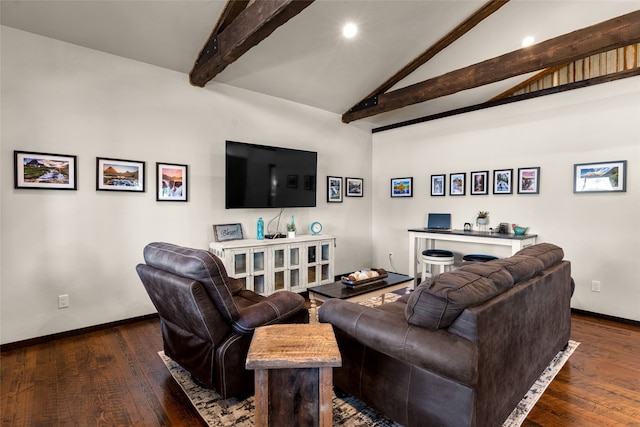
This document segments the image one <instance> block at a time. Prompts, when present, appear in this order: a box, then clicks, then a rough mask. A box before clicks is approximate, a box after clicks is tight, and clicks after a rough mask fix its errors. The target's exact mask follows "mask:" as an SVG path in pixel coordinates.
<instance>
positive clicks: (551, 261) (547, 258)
mask: <svg viewBox="0 0 640 427" xmlns="http://www.w3.org/2000/svg"><path fill="white" fill-rule="evenodd" d="M515 255H525V256H530V257H535V258H537V259H539V260H540V261H542V263H543V264H544V268H549V267H551V266H552V265H555V264H557V263H559V262H560V261H562V259H563V258H564V251H563V250H562V248H561V247H559V246H556V245H554V244H553V243H538V244H537V245H533V246H527V247H526V248H524V249H521V250H520V251H518V252H517V253H516V254H515Z"/></svg>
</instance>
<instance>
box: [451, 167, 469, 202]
mask: <svg viewBox="0 0 640 427" xmlns="http://www.w3.org/2000/svg"><path fill="white" fill-rule="evenodd" d="M466 177H467V174H466V173H464V172H461V173H452V174H451V175H449V195H450V196H464V195H465V186H466V183H465V181H466Z"/></svg>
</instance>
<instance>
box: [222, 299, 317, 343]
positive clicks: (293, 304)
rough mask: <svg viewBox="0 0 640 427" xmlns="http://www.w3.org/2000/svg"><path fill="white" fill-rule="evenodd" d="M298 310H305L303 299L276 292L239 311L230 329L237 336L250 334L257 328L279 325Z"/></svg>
mask: <svg viewBox="0 0 640 427" xmlns="http://www.w3.org/2000/svg"><path fill="white" fill-rule="evenodd" d="M300 310H305V307H304V297H302V296H300V295H298V294H296V293H295V292H287V291H283V292H276V293H275V294H271V295H269V296H268V297H267V298H265V299H264V300H262V301H260V302H258V303H256V304H253V305H250V306H249V307H246V308H244V309H242V310H240V313H239V316H238V319H237V320H236V321H235V322H233V324H232V327H233V330H234V331H236V332H237V333H239V334H250V333H252V332H253V331H254V330H255V328H257V327H259V326H265V325H270V324H272V323H280V322H282V321H283V320H286V319H287V318H289V317H290V316H291V315H293V314H295V313H297V312H299V311H300Z"/></svg>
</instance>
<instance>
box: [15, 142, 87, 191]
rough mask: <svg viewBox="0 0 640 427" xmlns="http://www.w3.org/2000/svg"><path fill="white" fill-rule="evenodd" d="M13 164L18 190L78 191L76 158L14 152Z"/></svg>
mask: <svg viewBox="0 0 640 427" xmlns="http://www.w3.org/2000/svg"><path fill="white" fill-rule="evenodd" d="M13 163H14V167H13V170H14V176H13V186H14V188H16V189H22V188H31V189H46V190H77V189H78V175H77V158H76V156H71V155H66V154H49V153H35V152H29V151H14V152H13Z"/></svg>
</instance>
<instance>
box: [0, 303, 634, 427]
mask: <svg viewBox="0 0 640 427" xmlns="http://www.w3.org/2000/svg"><path fill="white" fill-rule="evenodd" d="M572 319H573V328H572V339H574V340H576V341H579V342H580V343H581V344H580V346H579V347H578V349H577V350H576V351H575V353H574V354H573V355H572V356H571V358H570V359H569V361H568V362H567V364H566V365H565V366H564V367H563V369H562V371H561V372H560V373H559V374H558V376H557V377H556V379H555V380H554V381H553V383H552V384H551V386H550V387H549V388H548V389H547V391H546V392H545V393H544V395H543V396H542V398H541V399H540V400H539V401H538V404H537V405H536V406H535V408H534V409H533V411H532V412H531V413H530V414H529V417H528V418H527V420H526V422H525V423H524V424H523V425H524V426H525V427H533V426H580V427H584V426H640V327H638V326H634V325H628V324H624V323H618V322H614V321H610V320H604V319H599V318H595V317H590V316H588V315H584V314H573V316H572ZM161 349H162V338H161V336H160V331H159V321H158V320H157V319H151V320H144V321H139V322H136V323H133V324H128V325H122V326H118V327H114V328H111V329H106V330H102V331H96V332H90V333H87V334H84V335H80V336H77V337H70V338H64V339H58V340H55V341H51V342H48V343H43V344H37V345H32V346H29V347H23V348H17V349H12V350H9V351H5V352H3V353H2V354H1V355H0V364H1V375H2V377H1V398H0V408H1V411H2V426H7V427H8V426H67V425H76V426H130V425H137V426H164V425H166V426H202V425H204V423H203V422H202V420H201V419H200V418H199V417H198V414H197V413H196V412H195V410H194V409H193V408H192V407H191V404H190V402H189V400H188V399H187V398H186V397H185V396H184V394H183V393H182V390H181V389H180V387H179V386H178V385H177V384H176V383H175V382H174V381H173V379H172V377H171V375H170V374H169V372H168V371H167V369H166V368H165V366H164V364H163V363H162V361H161V360H160V357H158V354H157V353H158V351H159V350H161Z"/></svg>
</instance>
